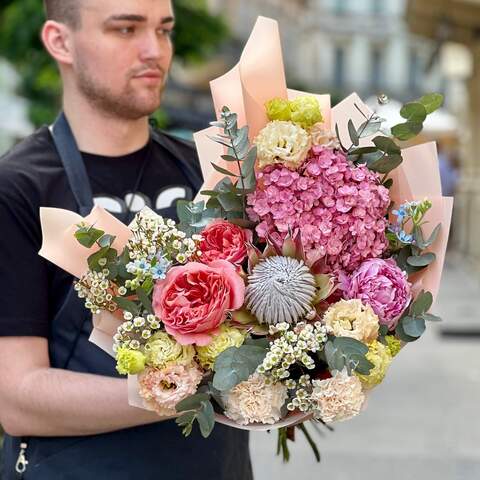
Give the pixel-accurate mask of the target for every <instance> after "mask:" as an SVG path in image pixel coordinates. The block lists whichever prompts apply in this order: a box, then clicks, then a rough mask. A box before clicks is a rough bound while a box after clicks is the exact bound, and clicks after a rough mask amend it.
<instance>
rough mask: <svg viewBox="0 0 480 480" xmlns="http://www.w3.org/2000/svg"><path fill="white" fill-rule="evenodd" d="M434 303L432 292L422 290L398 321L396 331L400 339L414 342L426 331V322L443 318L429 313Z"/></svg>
mask: <svg viewBox="0 0 480 480" xmlns="http://www.w3.org/2000/svg"><path fill="white" fill-rule="evenodd" d="M432 304H433V296H432V294H431V293H430V292H426V291H424V290H422V291H421V292H420V294H419V295H418V296H417V298H416V299H415V300H414V301H413V302H412V303H411V304H410V307H409V309H408V311H407V312H405V313H404V315H403V316H402V318H401V319H400V320H399V322H398V325H397V327H396V329H395V333H396V335H397V337H398V338H399V339H400V340H402V341H404V342H414V341H415V340H418V339H419V338H420V337H421V336H422V335H423V332H425V329H426V322H438V321H440V320H441V319H440V317H437V316H436V315H433V314H431V313H428V311H429V310H430V308H431V307H432Z"/></svg>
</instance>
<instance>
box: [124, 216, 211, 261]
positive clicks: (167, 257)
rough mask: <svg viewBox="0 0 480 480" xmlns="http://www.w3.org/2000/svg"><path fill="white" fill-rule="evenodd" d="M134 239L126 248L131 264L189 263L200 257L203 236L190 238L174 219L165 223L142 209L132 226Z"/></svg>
mask: <svg viewBox="0 0 480 480" xmlns="http://www.w3.org/2000/svg"><path fill="white" fill-rule="evenodd" d="M130 229H131V230H132V232H133V238H132V239H130V240H129V242H128V245H127V248H128V251H129V256H130V259H131V260H132V262H134V263H135V262H144V263H145V264H150V265H151V264H152V261H153V260H154V259H155V258H156V259H157V260H158V261H161V260H163V261H165V262H172V263H173V262H177V263H182V264H183V263H186V262H187V261H188V260H189V259H190V258H192V257H193V256H194V255H196V254H198V248H197V247H198V243H199V242H200V240H201V239H202V237H201V236H200V235H193V236H192V237H191V238H190V237H187V235H186V234H185V232H182V231H181V230H179V229H178V228H177V227H176V224H175V222H174V221H173V220H171V219H167V220H165V219H164V218H163V217H161V216H159V215H157V214H156V213H155V212H153V211H151V210H142V211H141V212H140V213H138V214H137V215H136V217H135V219H134V221H133V222H132V224H131V225H130Z"/></svg>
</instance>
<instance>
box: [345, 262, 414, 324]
mask: <svg viewBox="0 0 480 480" xmlns="http://www.w3.org/2000/svg"><path fill="white" fill-rule="evenodd" d="M410 286H411V285H410V283H409V282H408V280H407V274H406V273H405V272H403V271H402V270H400V268H398V267H397V265H396V263H395V262H394V261H393V260H392V259H388V260H382V259H380V258H373V259H370V260H367V261H365V262H363V263H362V264H361V265H360V267H359V268H358V270H356V271H355V272H353V273H352V274H351V275H350V276H347V275H344V276H342V289H343V291H344V294H345V297H346V298H348V299H353V298H357V299H359V300H361V301H362V303H364V304H366V305H367V304H368V305H370V306H371V307H372V309H373V311H374V312H375V313H376V314H377V315H378V318H379V320H380V324H382V325H387V326H388V328H389V329H390V330H393V329H394V328H395V327H396V326H397V323H398V319H399V318H400V316H401V315H402V313H403V312H404V311H405V309H406V308H407V307H408V305H409V303H410V300H411V299H412V296H411V292H410Z"/></svg>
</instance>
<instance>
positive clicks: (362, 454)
mask: <svg viewBox="0 0 480 480" xmlns="http://www.w3.org/2000/svg"><path fill="white" fill-rule="evenodd" d="M41 3H42V2H40V1H39V0H3V1H2V2H1V4H0V5H1V6H0V112H1V115H0V154H1V153H3V152H4V151H6V150H7V149H8V148H9V146H11V145H13V144H14V143H15V142H17V141H19V140H20V139H22V138H23V137H25V136H26V135H28V134H29V133H31V132H32V131H33V130H34V129H35V128H37V127H38V126H40V125H42V124H46V123H50V122H52V120H53V119H54V118H55V114H56V112H57V111H58V108H59V104H60V103H59V99H60V96H59V94H60V90H59V87H60V84H59V79H58V75H57V72H56V69H55V66H54V65H53V63H52V62H51V61H50V60H49V58H48V57H47V55H46V53H44V52H43V50H42V47H41V44H40V41H39V37H38V32H39V30H40V28H41V24H42V21H43V12H42V8H41ZM174 4H175V6H176V10H177V22H178V27H177V34H176V37H175V43H176V49H177V57H176V60H175V63H174V66H173V68H172V73H171V79H170V83H169V87H168V89H167V92H166V94H165V97H164V102H163V105H162V108H161V110H160V111H159V112H157V113H156V114H155V115H154V118H155V121H156V122H157V124H158V125H159V126H160V127H162V128H165V129H167V130H170V131H173V132H175V133H176V134H178V135H181V136H183V137H186V138H191V134H192V132H193V131H196V130H200V129H202V128H205V127H206V126H208V122H209V121H211V120H213V117H214V111H213V106H212V103H211V97H210V92H209V81H210V80H212V79H213V78H216V77H218V76H219V75H221V74H223V73H225V72H226V71H227V70H229V69H230V68H231V67H232V66H233V65H234V64H235V63H236V62H237V61H238V58H239V55H240V53H241V50H242V47H243V45H244V43H245V41H246V40H247V38H248V36H249V34H250V31H251V29H252V27H253V25H254V22H255V20H256V18H257V16H258V15H264V16H268V17H272V18H275V19H276V20H278V21H279V24H280V31H281V35H282V44H283V50H284V59H285V66H286V71H287V81H288V85H289V87H290V88H293V89H300V90H304V91H310V92H312V93H330V94H331V95H332V103H333V104H335V103H337V102H338V101H339V100H341V99H342V98H343V97H345V96H346V95H348V94H349V93H351V92H353V91H356V92H357V93H358V94H359V95H360V96H361V97H362V98H363V99H364V100H365V101H366V103H367V104H369V105H370V106H371V107H372V108H374V109H377V110H378V112H379V114H380V115H381V116H382V117H384V118H386V119H387V123H389V125H390V126H391V125H394V124H395V123H398V117H397V116H396V115H398V113H396V112H398V110H399V106H400V105H401V104H402V103H403V102H405V101H407V100H413V99H415V98H418V97H420V96H421V95H422V94H424V93H427V92H432V91H436V92H441V93H443V94H444V95H445V105H444V107H443V108H442V109H441V110H439V111H437V112H436V113H435V114H434V115H431V116H430V117H429V119H428V121H427V122H426V123H425V130H424V132H423V133H422V136H421V138H420V140H419V141H429V140H435V141H436V142H437V144H438V151H439V160H440V168H441V174H442V187H443V190H444V192H443V193H444V195H453V196H454V197H455V207H454V219H453V224H452V234H451V240H450V247H449V252H448V255H447V260H446V266H445V272H444V277H443V281H442V287H441V292H440V295H439V299H438V302H437V304H436V306H435V308H434V313H436V314H438V315H441V316H442V317H443V319H444V321H443V322H442V323H441V324H435V325H432V324H430V325H429V326H430V327H431V328H430V329H429V330H428V332H427V333H426V334H425V336H424V337H422V339H421V340H420V341H419V342H417V343H414V344H411V345H409V346H408V347H407V349H406V350H405V351H403V352H402V353H401V354H400V355H399V356H398V357H397V358H396V360H395V361H394V363H393V365H392V367H391V369H390V372H389V375H388V376H387V378H386V380H385V382H384V383H383V384H382V385H381V386H380V387H378V389H376V390H375V391H374V392H373V394H372V395H371V397H370V399H369V406H368V409H367V411H366V412H364V413H363V414H362V415H361V416H359V417H357V418H356V419H354V420H352V421H350V422H347V423H344V424H339V425H337V426H336V427H335V432H334V433H330V432H326V431H325V435H324V436H323V437H317V438H318V444H319V447H320V449H321V452H322V457H323V458H322V463H321V464H320V465H318V464H316V463H315V461H314V459H313V455H312V454H311V452H310V451H309V448H308V446H307V445H306V442H304V440H303V439H302V438H299V439H298V441H297V442H296V444H295V445H294V446H293V447H292V457H293V458H292V461H291V463H290V464H289V465H288V466H287V467H285V466H284V465H282V462H281V459H280V458H278V457H275V455H274V454H275V446H276V434H275V433H271V434H267V433H257V434H253V435H252V437H251V450H252V458H253V463H254V470H255V473H256V479H257V480H269V479H270V478H276V479H278V480H287V479H292V478H295V479H297V480H303V479H310V478H328V479H329V480H343V479H349V480H357V479H359V480H363V479H368V480H384V479H388V480H409V479H415V480H417V479H418V480H420V479H421V480H457V479H458V480H477V479H480V416H479V408H478V407H479V406H480V314H479V311H480V241H479V239H480V37H479V35H478V32H479V31H480V0H410V1H408V0H242V1H240V0H174ZM380 94H386V95H387V96H388V97H389V98H390V103H389V104H387V105H386V106H383V107H381V109H379V107H378V103H377V101H376V99H377V96H378V95H380ZM314 436H315V435H314ZM0 442H1V440H0Z"/></svg>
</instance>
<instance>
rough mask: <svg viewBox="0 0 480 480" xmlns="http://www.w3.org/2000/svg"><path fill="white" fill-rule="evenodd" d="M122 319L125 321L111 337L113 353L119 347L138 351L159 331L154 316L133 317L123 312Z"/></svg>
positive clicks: (157, 322)
mask: <svg viewBox="0 0 480 480" xmlns="http://www.w3.org/2000/svg"><path fill="white" fill-rule="evenodd" d="M123 318H124V320H125V321H124V322H123V323H122V324H121V325H120V326H119V327H118V329H117V333H116V334H115V335H114V337H113V341H114V344H113V351H114V352H116V351H117V350H118V349H119V348H121V347H126V348H129V349H132V350H139V349H141V347H142V346H143V345H144V344H145V342H146V341H147V340H148V339H149V338H150V337H151V336H152V335H153V334H154V333H155V332H156V331H158V330H159V329H160V322H159V321H158V319H157V317H155V315H147V316H145V317H143V316H137V317H134V316H133V314H132V313H130V312H123Z"/></svg>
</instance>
